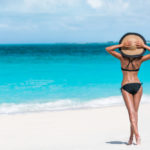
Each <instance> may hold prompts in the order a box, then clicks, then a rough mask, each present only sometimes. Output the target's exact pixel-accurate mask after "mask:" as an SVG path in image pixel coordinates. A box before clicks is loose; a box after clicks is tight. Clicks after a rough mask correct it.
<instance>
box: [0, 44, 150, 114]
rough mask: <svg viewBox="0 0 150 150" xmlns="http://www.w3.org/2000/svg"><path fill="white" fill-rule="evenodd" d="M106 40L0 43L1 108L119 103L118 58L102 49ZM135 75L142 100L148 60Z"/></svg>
mask: <svg viewBox="0 0 150 150" xmlns="http://www.w3.org/2000/svg"><path fill="white" fill-rule="evenodd" d="M113 44H117V43H113ZM109 45H112V44H111V43H87V44H74V43H72V44H66V43H64V44H1V45H0V114H11V113H26V112H39V111H60V110H66V109H84V108H99V107H104V106H112V105H118V104H119V105H120V104H123V103H124V102H123V99H122V96H121V91H120V86H121V81H122V72H121V68H120V61H119V60H118V59H116V58H115V57H113V56H111V55H110V54H108V53H107V52H106V51H105V47H107V46H109ZM147 53H149V52H147V51H146V53H145V54H147ZM138 76H139V78H140V81H141V82H143V97H142V100H141V101H142V102H150V61H146V62H144V63H143V64H142V65H141V68H140V71H139V74H138Z"/></svg>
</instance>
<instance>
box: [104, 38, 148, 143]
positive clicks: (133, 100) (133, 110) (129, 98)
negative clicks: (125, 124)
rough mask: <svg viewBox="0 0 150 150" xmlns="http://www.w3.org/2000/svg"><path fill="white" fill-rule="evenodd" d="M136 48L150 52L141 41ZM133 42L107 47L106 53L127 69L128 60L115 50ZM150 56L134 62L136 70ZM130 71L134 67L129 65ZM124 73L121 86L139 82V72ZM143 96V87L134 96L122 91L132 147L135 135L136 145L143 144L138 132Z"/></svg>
mask: <svg viewBox="0 0 150 150" xmlns="http://www.w3.org/2000/svg"><path fill="white" fill-rule="evenodd" d="M135 44H136V46H137V47H139V48H145V49H147V50H149V51H150V47H149V46H147V45H145V44H144V43H142V42H140V41H136V42H135ZM130 46H131V41H129V40H128V41H127V42H124V43H122V44H119V45H113V46H109V47H106V51H107V52H108V53H109V54H111V55H112V56H114V57H116V58H117V59H119V60H120V63H121V66H122V67H123V68H125V66H126V65H127V64H128V59H126V58H125V57H123V56H122V55H121V54H120V53H118V52H116V51H115V49H118V48H121V47H126V48H128V47H130ZM149 59H150V54H147V55H144V56H142V57H140V58H137V59H135V60H134V61H133V64H134V65H135V67H136V68H139V67H140V66H141V64H142V62H144V61H146V60H149ZM128 69H132V65H131V66H130V65H129V68H128ZM122 72H123V80H122V84H121V86H123V85H124V84H126V83H133V82H139V83H140V81H139V79H138V76H137V75H138V71H136V72H134V71H122ZM142 94H143V87H142V86H141V87H140V89H139V91H138V92H137V93H136V94H135V95H134V96H133V95H132V94H130V93H128V92H127V91H125V90H124V89H122V96H123V99H124V102H125V105H126V108H127V110H128V115H129V120H130V137H129V141H128V145H131V144H132V143H133V136H134V135H135V139H136V145H138V144H140V143H141V137H140V135H139V131H138V108H139V104H140V100H141V96H142Z"/></svg>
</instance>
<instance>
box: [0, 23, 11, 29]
mask: <svg viewBox="0 0 150 150" xmlns="http://www.w3.org/2000/svg"><path fill="white" fill-rule="evenodd" d="M8 27H9V26H8V24H0V28H8Z"/></svg>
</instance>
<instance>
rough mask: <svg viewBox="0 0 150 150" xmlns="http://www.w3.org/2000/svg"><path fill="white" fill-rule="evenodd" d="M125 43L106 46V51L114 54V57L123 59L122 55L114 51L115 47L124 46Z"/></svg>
mask: <svg viewBox="0 0 150 150" xmlns="http://www.w3.org/2000/svg"><path fill="white" fill-rule="evenodd" d="M122 46H123V45H122V44H119V45H112V46H109V47H106V48H105V49H106V51H107V52H108V53H110V54H111V55H113V56H114V57H116V58H118V59H121V58H122V55H121V54H120V53H118V52H116V51H114V50H115V49H117V48H120V47H122Z"/></svg>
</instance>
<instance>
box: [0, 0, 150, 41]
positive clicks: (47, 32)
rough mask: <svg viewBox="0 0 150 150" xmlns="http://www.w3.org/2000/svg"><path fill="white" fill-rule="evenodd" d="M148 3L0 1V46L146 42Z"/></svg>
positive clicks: (148, 35)
mask: <svg viewBox="0 0 150 150" xmlns="http://www.w3.org/2000/svg"><path fill="white" fill-rule="evenodd" d="M149 6H150V1H149V0H0V43H56V42H57V43H62V42H63V43H64V42H69V43H72V42H73V43H74V42H75V43H86V42H106V41H112V40H113V41H118V40H119V39H120V37H121V36H122V35H123V34H125V33H126V32H138V33H140V34H142V35H143V36H144V37H145V38H146V40H150V29H149V26H150V25H149V23H150V17H149V16H150V9H149Z"/></svg>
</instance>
